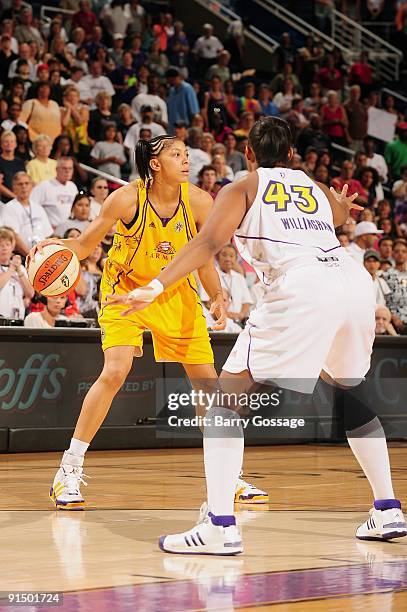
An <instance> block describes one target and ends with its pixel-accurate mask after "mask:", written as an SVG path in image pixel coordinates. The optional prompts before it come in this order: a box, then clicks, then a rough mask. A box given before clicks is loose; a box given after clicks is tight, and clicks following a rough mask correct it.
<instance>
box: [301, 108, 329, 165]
mask: <svg viewBox="0 0 407 612" xmlns="http://www.w3.org/2000/svg"><path fill="white" fill-rule="evenodd" d="M321 125H322V120H321V117H320V116H319V115H318V114H317V113H312V115H311V116H310V124H309V126H308V127H306V128H305V129H304V130H302V131H301V132H300V133H299V134H298V138H297V148H298V152H299V153H300V155H301V156H303V155H305V151H306V150H307V149H308V147H313V148H314V149H316V150H317V151H318V153H320V152H322V151H323V150H325V149H329V148H330V146H331V139H330V138H329V136H327V135H326V134H324V132H323V131H322V129H321ZM325 165H326V164H325Z"/></svg>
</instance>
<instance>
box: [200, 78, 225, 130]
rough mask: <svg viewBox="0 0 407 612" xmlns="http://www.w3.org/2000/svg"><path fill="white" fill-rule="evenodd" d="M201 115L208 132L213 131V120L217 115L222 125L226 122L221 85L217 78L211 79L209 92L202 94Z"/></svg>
mask: <svg viewBox="0 0 407 612" xmlns="http://www.w3.org/2000/svg"><path fill="white" fill-rule="evenodd" d="M201 114H202V116H203V118H204V120H205V125H206V128H207V129H208V130H210V131H213V129H214V127H215V121H214V120H215V118H218V116H219V115H220V118H221V120H222V122H223V124H227V122H228V116H227V111H226V106H225V95H224V93H223V84H222V81H221V80H220V78H219V77H217V76H214V77H212V79H211V82H210V85H209V90H208V91H206V92H205V94H204V105H203V108H202V110H201Z"/></svg>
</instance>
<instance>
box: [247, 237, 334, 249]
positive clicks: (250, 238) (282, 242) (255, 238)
mask: <svg viewBox="0 0 407 612" xmlns="http://www.w3.org/2000/svg"><path fill="white" fill-rule="evenodd" d="M235 236H236V238H245V239H246V240H268V241H269V242H278V243H280V244H292V245H294V246H303V245H302V244H299V243H298V242H286V241H285V240H273V238H266V236H242V235H241V234H235ZM341 246H342V245H340V244H338V246H335V247H332V249H322V248H321V247H313V248H314V249H319V250H320V251H322V252H323V253H329V251H334V250H335V249H340V248H341Z"/></svg>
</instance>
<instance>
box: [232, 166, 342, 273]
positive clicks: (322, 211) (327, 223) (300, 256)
mask: <svg viewBox="0 0 407 612" xmlns="http://www.w3.org/2000/svg"><path fill="white" fill-rule="evenodd" d="M257 174H258V176H259V186H258V189H257V194H256V198H255V200H254V202H253V204H252V206H251V208H250V209H249V210H248V212H247V213H246V215H245V217H244V219H243V221H242V223H241V224H240V227H239V228H238V229H237V230H236V232H235V242H236V246H237V248H238V250H239V253H240V254H241V256H242V257H243V258H244V259H245V260H246V261H247V262H248V263H249V264H250V265H251V266H253V268H254V269H255V271H256V273H257V275H258V276H259V278H260V280H261V281H263V282H264V283H265V284H266V285H267V284H269V282H270V281H272V280H273V279H274V278H275V277H276V275H277V274H278V272H279V271H280V270H281V269H284V268H287V267H291V265H295V264H297V263H300V262H301V263H303V262H304V260H308V259H309V260H310V262H312V261H315V262H317V259H316V258H317V257H319V258H325V257H329V256H331V254H332V255H336V254H339V253H340V252H341V251H342V252H343V249H342V247H341V245H340V243H339V241H338V239H337V237H336V235H335V228H334V223H333V216H332V209H331V206H330V204H329V201H328V198H327V197H326V195H325V193H324V192H323V191H322V189H320V188H319V187H318V185H316V183H314V181H312V180H311V179H310V178H309V177H308V176H307V175H306V174H305V172H303V171H302V170H291V169H289V168H259V169H258V170H257Z"/></svg>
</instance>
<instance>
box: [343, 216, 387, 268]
mask: <svg viewBox="0 0 407 612" xmlns="http://www.w3.org/2000/svg"><path fill="white" fill-rule="evenodd" d="M381 234H383V231H382V230H379V229H377V227H376V226H375V224H374V223H372V222H370V221H362V222H361V223H358V224H357V225H356V229H355V239H354V241H353V242H352V244H350V245H349V247H348V248H347V249H346V250H347V251H348V253H349V255H351V257H353V258H354V259H355V260H356V261H358V262H359V263H363V257H364V254H365V252H366V251H368V250H370V249H372V248H373V245H374V243H375V242H376V240H377V236H378V235H381Z"/></svg>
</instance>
